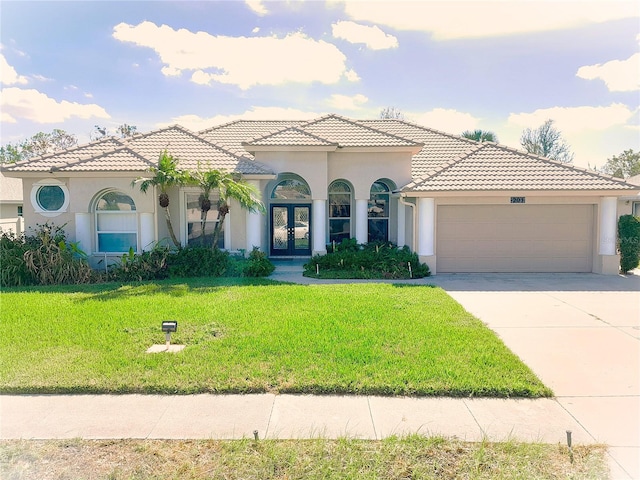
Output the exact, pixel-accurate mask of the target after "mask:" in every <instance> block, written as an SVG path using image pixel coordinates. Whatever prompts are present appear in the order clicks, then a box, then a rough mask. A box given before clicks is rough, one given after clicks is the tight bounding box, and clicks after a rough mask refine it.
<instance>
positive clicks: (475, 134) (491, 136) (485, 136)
mask: <svg viewBox="0 0 640 480" xmlns="http://www.w3.org/2000/svg"><path fill="white" fill-rule="evenodd" d="M462 136H463V137H464V138H468V139H469V140H475V141H476V142H493V143H498V136H497V135H496V134H495V133H493V132H490V131H489V130H480V129H476V130H465V131H464V132H462Z"/></svg>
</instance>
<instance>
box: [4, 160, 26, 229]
mask: <svg viewBox="0 0 640 480" xmlns="http://www.w3.org/2000/svg"><path fill="white" fill-rule="evenodd" d="M23 229H24V218H23V217H22V180H20V179H19V178H9V177H5V176H4V174H3V173H2V172H0V231H2V232H5V233H6V232H11V233H14V234H15V235H20V234H21V233H22V231H23Z"/></svg>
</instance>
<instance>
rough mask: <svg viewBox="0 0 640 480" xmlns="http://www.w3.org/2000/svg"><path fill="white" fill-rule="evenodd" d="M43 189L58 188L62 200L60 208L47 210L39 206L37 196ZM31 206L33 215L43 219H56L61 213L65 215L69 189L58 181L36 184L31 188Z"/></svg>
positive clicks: (67, 207) (44, 181)
mask: <svg viewBox="0 0 640 480" xmlns="http://www.w3.org/2000/svg"><path fill="white" fill-rule="evenodd" d="M45 187H59V188H60V190H62V193H63V195H64V200H63V201H62V205H61V206H60V208H58V209H57V210H47V209H45V208H43V207H42V206H41V205H40V202H39V201H38V194H39V193H40V191H41V189H42V188H45ZM31 205H32V206H33V210H34V211H35V213H37V214H39V215H42V216H43V217H50V218H51V217H57V216H58V215H60V214H62V213H66V212H67V210H68V209H69V189H68V188H67V186H66V185H65V183H64V182H61V181H59V180H53V179H50V180H41V181H39V182H36V183H34V184H33V186H32V187H31Z"/></svg>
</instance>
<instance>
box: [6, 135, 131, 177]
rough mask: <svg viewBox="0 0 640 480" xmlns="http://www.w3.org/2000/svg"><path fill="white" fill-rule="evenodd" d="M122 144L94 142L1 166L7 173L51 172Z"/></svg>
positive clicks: (112, 141) (118, 141)
mask: <svg viewBox="0 0 640 480" xmlns="http://www.w3.org/2000/svg"><path fill="white" fill-rule="evenodd" d="M123 145H124V144H123V142H122V141H121V140H118V139H116V138H113V137H108V138H104V139H101V140H96V141H95V142H91V143H87V144H85V145H80V146H77V147H72V148H69V149H67V150H63V151H62V152H56V153H51V154H48V155H43V156H41V157H34V158H30V159H28V160H22V161H21V162H17V163H14V164H12V165H6V166H3V170H5V171H7V172H51V171H54V170H57V169H60V168H64V167H65V166H66V165H69V164H72V163H76V162H80V161H82V160H85V159H87V158H91V157H93V156H98V155H102V154H104V153H106V152H111V151H113V150H114V149H116V148H121V147H122V146H123Z"/></svg>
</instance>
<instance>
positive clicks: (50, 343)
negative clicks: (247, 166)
mask: <svg viewBox="0 0 640 480" xmlns="http://www.w3.org/2000/svg"><path fill="white" fill-rule="evenodd" d="M0 301H1V302H2V317H3V319H2V323H3V334H2V335H1V336H0V391H2V392H4V393H74V392H75V393H80V392H84V393H89V392H90V393H180V394H187V393H197V392H211V393H244V392H247V393H248V392H281V393H285V392H287V393H316V394H320V393H323V394H331V393H335V394H377V395H439V396H484V397H486V396H490V397H544V396H550V395H551V394H552V392H551V391H550V389H549V388H547V387H545V386H544V385H543V384H542V383H541V382H540V380H539V379H538V378H537V377H536V376H535V375H534V374H533V373H532V371H531V370H530V369H529V368H528V367H527V366H526V365H524V364H523V363H522V362H521V361H520V360H519V359H518V357H517V356H515V355H514V354H513V353H512V352H511V351H509V350H508V349H507V348H506V346H505V345H504V344H503V343H502V342H501V341H500V340H499V339H498V338H497V337H496V335H495V334H494V333H493V332H492V331H491V330H490V329H488V328H487V327H486V326H485V325H484V324H482V322H480V321H479V320H478V319H476V318H474V317H473V316H472V315H471V314H469V313H468V312H466V311H465V310H464V309H463V308H462V307H461V306H460V305H459V304H458V303H457V302H455V301H454V300H453V299H452V298H451V297H449V296H448V295H447V294H446V293H445V292H444V291H443V290H442V289H440V288H436V287H429V286H413V285H394V284H351V285H311V286H304V285H290V284H281V283H278V282H274V281H270V280H257V279H210V278H200V279H183V280H165V281H158V282H147V283H137V284H131V285H118V284H100V285H80V286H66V287H30V288H21V289H18V288H11V289H4V290H3V291H2V292H1V293H0ZM163 320H177V321H178V331H177V332H176V333H174V334H173V336H172V342H173V343H177V344H184V345H186V348H185V349H184V350H183V351H181V352H180V353H177V354H170V353H159V354H148V353H146V350H147V349H148V348H149V347H150V346H151V345H152V344H161V343H164V335H163V334H162V332H161V330H160V326H161V322H162V321H163Z"/></svg>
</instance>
